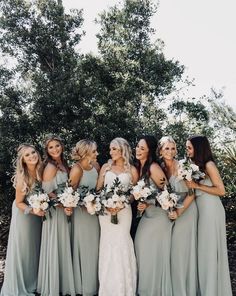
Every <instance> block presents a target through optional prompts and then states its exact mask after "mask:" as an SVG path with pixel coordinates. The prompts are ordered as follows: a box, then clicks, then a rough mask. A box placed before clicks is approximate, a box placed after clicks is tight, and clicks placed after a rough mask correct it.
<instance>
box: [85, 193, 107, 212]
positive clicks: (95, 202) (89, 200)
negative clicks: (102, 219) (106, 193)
mask: <svg viewBox="0 0 236 296" xmlns="http://www.w3.org/2000/svg"><path fill="white" fill-rule="evenodd" d="M83 204H84V206H85V207H86V209H87V212H88V213H89V214H90V215H95V214H96V215H99V214H100V215H102V214H103V212H104V207H103V205H102V203H101V199H100V196H99V195H98V194H96V192H95V191H94V190H90V191H88V192H87V194H86V195H85V196H84V198H83Z"/></svg>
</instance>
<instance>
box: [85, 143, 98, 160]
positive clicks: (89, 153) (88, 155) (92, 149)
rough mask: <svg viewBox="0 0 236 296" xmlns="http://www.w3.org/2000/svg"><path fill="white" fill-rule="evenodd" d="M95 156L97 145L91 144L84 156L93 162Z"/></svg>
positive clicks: (96, 154)
mask: <svg viewBox="0 0 236 296" xmlns="http://www.w3.org/2000/svg"><path fill="white" fill-rule="evenodd" d="M97 156H98V152H97V146H96V145H93V146H92V147H91V150H90V151H89V152H88V153H87V155H86V157H87V158H88V159H89V161H90V162H93V161H94V162H95V161H97Z"/></svg>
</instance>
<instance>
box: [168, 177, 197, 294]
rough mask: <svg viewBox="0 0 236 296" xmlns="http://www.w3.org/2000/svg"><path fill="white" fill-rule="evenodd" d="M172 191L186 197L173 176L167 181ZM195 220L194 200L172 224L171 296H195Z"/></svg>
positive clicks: (185, 189) (183, 184)
mask: <svg viewBox="0 0 236 296" xmlns="http://www.w3.org/2000/svg"><path fill="white" fill-rule="evenodd" d="M169 182H170V185H171V187H172V189H173V190H174V191H175V192H176V193H179V194H180V195H183V196H184V195H187V192H188V188H187V187H186V185H185V183H184V181H183V180H178V179H177V178H176V177H175V176H171V177H170V179H169ZM197 219H198V210H197V206H196V202H195V200H194V201H193V202H192V203H191V205H190V206H189V207H188V208H187V209H186V210H185V211H184V212H183V214H181V215H180V216H179V217H178V218H177V219H176V220H175V222H173V229H172V237H171V280H172V290H173V296H196V294H197V285H198V277H197Z"/></svg>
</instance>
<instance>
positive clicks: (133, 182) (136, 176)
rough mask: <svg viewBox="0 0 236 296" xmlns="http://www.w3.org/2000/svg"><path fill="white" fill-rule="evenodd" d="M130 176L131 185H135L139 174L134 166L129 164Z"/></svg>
mask: <svg viewBox="0 0 236 296" xmlns="http://www.w3.org/2000/svg"><path fill="white" fill-rule="evenodd" d="M131 177H132V185H136V184H137V182H138V179H139V175H138V171H137V169H136V167H134V166H131Z"/></svg>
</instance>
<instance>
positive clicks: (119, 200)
mask: <svg viewBox="0 0 236 296" xmlns="http://www.w3.org/2000/svg"><path fill="white" fill-rule="evenodd" d="M100 199H101V204H102V206H104V207H105V208H112V209H117V208H118V209H123V208H125V207H127V206H128V205H129V203H130V188H127V187H125V186H123V185H122V184H121V183H120V180H119V178H118V177H117V178H115V180H114V181H113V184H112V186H105V187H104V188H103V189H102V190H101V191H100ZM111 223H113V224H118V218H117V213H115V214H111Z"/></svg>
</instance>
